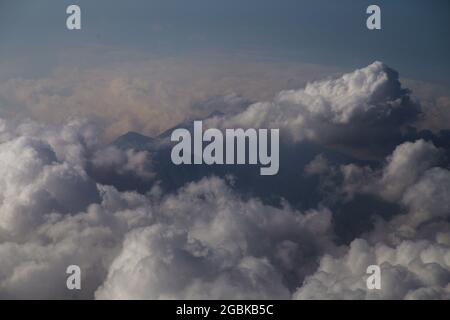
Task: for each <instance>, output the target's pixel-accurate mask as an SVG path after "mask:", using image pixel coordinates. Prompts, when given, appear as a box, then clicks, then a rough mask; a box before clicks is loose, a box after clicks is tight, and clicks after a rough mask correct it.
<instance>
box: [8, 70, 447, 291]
mask: <svg viewBox="0 0 450 320" xmlns="http://www.w3.org/2000/svg"><path fill="white" fill-rule="evenodd" d="M108 79H109V78H108ZM97 80H98V81H100V82H102V81H103V80H104V79H103V80H101V79H97ZM122 80H123V79H122ZM122 80H117V81H112V82H110V81H109V80H108V81H106V82H105V83H109V85H112V86H113V87H114V88H113V89H111V90H112V92H121V93H124V95H123V96H121V97H116V98H117V100H118V101H120V103H122V102H123V103H125V104H124V105H127V104H126V103H130V105H132V104H134V102H135V101H136V100H139V99H142V101H146V99H147V97H148V96H147V93H145V92H146V91H145V89H144V88H145V87H146V85H143V84H142V83H140V81H139V80H136V79H135V80H136V82H135V81H131V82H128V81H125V82H124V81H122ZM32 82H33V81H32ZM44 82H45V81H44ZM68 83H70V81H69V82H68ZM22 84H23V83H22ZM91 84H92V85H93V87H95V82H92V83H91ZM35 85H37V83H34V82H33V83H32V84H31V86H32V87H34V86H35ZM37 86H38V87H39V86H40V85H37ZM44 87H45V89H43V92H44V91H45V92H46V93H45V94H44V93H43V94H42V97H40V94H36V91H35V89H32V90H31V91H30V92H33V93H30V92H28V93H26V92H25V93H24V95H23V97H24V99H25V100H26V99H32V100H33V99H38V100H39V99H41V98H42V99H43V100H42V101H41V102H39V101H38V102H39V103H42V107H45V106H49V103H51V100H52V99H51V98H50V96H51V95H48V92H51V91H52V90H51V89H50V88H54V84H51V85H49V86H48V87H46V86H45V85H44ZM62 87H65V85H64V84H62ZM67 87H69V84H67ZM14 88H16V89H18V88H22V89H20V90H23V87H21V86H15V85H14ZM139 88H141V89H142V90H140V89H139ZM84 89H85V90H87V91H84ZM84 89H83V90H81V91H80V92H78V93H77V94H75V95H72V94H68V97H69V98H68V100H69V101H72V102H73V101H79V102H80V103H81V104H82V105H85V102H86V101H88V100H89V101H92V99H93V97H94V96H95V95H92V96H91V95H90V94H88V95H86V96H84V94H86V93H87V92H91V93H92V94H94V92H93V91H90V90H91V89H90V88H89V85H87V84H86V87H84ZM18 90H19V89H18ZM20 90H19V91H20ZM77 90H78V89H77ZM0 91H1V89H0ZM25 91H26V90H25ZM38 91H39V90H38ZM100 91H101V90H100ZM62 92H65V89H62V91H59V90H57V93H55V97H54V98H55V101H57V102H58V103H67V102H68V101H67V100H65V99H62V98H61V94H62ZM81 92H83V93H81ZM3 93H4V92H3ZM16 93H17V92H16ZM125 93H126V94H125ZM210 93H211V92H210ZM205 96H208V97H215V98H206V100H205V99H203V100H202V99H200V100H198V101H204V102H205V104H206V105H208V106H207V107H204V109H202V108H203V106H200V105H197V106H195V105H194V104H191V105H189V107H188V108H192V109H189V110H194V109H195V110H197V111H198V112H200V113H203V112H206V109H210V108H216V106H219V108H225V109H226V111H227V114H216V115H215V116H214V117H213V118H211V119H210V120H207V121H206V122H208V123H209V124H210V125H216V124H217V125H219V126H233V127H236V126H242V127H247V126H252V127H261V126H263V127H264V126H267V127H269V128H270V127H279V128H281V129H282V130H283V131H282V132H283V133H284V134H285V137H289V141H285V142H284V146H283V148H284V149H283V150H284V151H283V152H284V153H283V156H284V157H286V158H285V159H284V160H282V164H285V163H289V164H290V170H291V171H288V172H287V173H284V174H283V173H282V172H280V175H279V176H278V177H276V178H277V179H278V180H271V181H270V185H271V186H272V187H273V188H274V189H279V190H282V191H283V192H285V193H281V195H287V196H286V197H285V198H283V197H281V198H280V199H279V201H277V202H276V203H275V202H274V201H271V200H272V198H271V197H273V193H271V192H269V193H265V194H264V193H263V192H262V193H257V192H256V191H255V190H257V187H255V186H253V188H250V192H249V191H248V190H247V191H246V190H245V188H242V185H241V186H240V185H239V183H240V179H245V178H246V179H248V181H250V182H249V186H250V187H252V184H254V181H257V183H258V184H262V183H263V182H265V183H268V182H267V180H266V181H263V180H252V178H251V172H250V171H245V170H243V171H245V172H244V174H243V173H242V172H239V171H238V170H237V171H236V175H237V176H233V177H229V176H228V174H227V173H228V172H226V170H225V171H224V172H222V173H224V174H223V175H222V178H219V177H217V176H214V175H212V174H210V173H211V172H209V173H205V172H206V171H205V172H203V171H201V170H199V171H195V174H192V175H189V174H187V173H186V172H184V173H185V176H183V177H180V175H182V174H180V171H171V170H174V168H171V167H170V166H166V168H165V169H166V170H168V171H167V172H164V174H162V172H161V170H162V169H161V168H162V167H161V166H158V161H161V159H164V156H163V155H161V154H159V153H158V152H160V149H158V143H156V142H158V141H156V140H157V139H150V138H145V137H142V136H138V135H137V134H135V133H130V134H129V135H128V136H132V137H135V138H137V141H138V142H139V141H141V140H142V141H144V145H145V146H146V147H148V146H149V145H151V148H150V147H149V148H147V149H146V148H139V144H137V145H134V144H133V143H131V144H127V143H123V144H121V145H118V144H110V145H105V144H103V143H102V139H101V137H102V135H103V133H102V130H104V129H103V128H106V130H110V129H111V127H110V126H108V125H106V127H102V125H104V122H102V121H100V123H99V122H96V121H95V120H94V121H93V120H89V121H88V120H69V121H67V122H65V123H64V124H48V123H47V122H35V121H32V120H13V119H7V120H0V176H1V177H2V179H1V180H0V297H1V298H68V299H70V298H86V299H91V298H98V299H132V298H133V299H173V298H179V299H216V298H223V299H230V298H234V299H236V298H242V299H266V298H274V299H278V298H283V299H289V298H299V299H318V298H326V299H328V298H332V299H380V298H381V299H424V298H433V299H438V298H440V299H448V298H449V296H450V287H449V283H450V251H449V250H450V236H449V235H450V224H449V222H448V219H449V214H450V196H449V194H448V190H449V189H450V171H449V170H448V167H447V164H448V163H447V160H446V159H445V155H446V152H448V150H445V148H446V145H445V144H439V145H438V144H434V143H433V139H428V141H426V140H424V139H417V140H414V141H406V140H408V139H406V138H405V136H404V135H403V132H402V130H401V128H402V127H405V126H408V125H411V124H413V123H414V121H415V120H416V119H417V118H418V117H419V115H420V108H419V104H418V102H417V103H416V102H415V101H413V100H412V98H410V94H409V92H408V91H407V90H406V89H403V88H402V86H401V85H400V82H399V80H398V74H397V73H396V72H395V71H394V70H392V69H390V68H388V67H387V66H385V65H384V64H382V63H379V62H376V63H374V64H371V65H369V66H368V67H366V68H363V69H360V70H356V71H354V72H352V73H348V74H345V75H343V76H342V77H339V78H335V79H331V80H330V79H329V80H324V81H319V82H313V83H310V84H308V85H306V87H305V88H303V89H298V90H287V91H282V92H281V93H279V94H278V95H277V96H276V98H275V99H273V101H271V102H257V103H254V104H250V105H249V106H247V103H249V100H247V99H245V98H242V97H241V96H239V95H235V94H230V95H226V96H222V97H217V96H216V95H214V94H211V95H210V94H208V95H205ZM82 97H85V98H86V99H87V100H83V99H84V98H83V99H81V98H82ZM95 97H97V96H95ZM119 98H120V99H119ZM49 99H50V100H49ZM77 99H81V100H77ZM108 99H109V98H108ZM128 99H129V100H128ZM113 100H114V99H113ZM113 100H108V101H110V102H112V101H113ZM251 100H253V99H251ZM96 101H102V100H101V99H100V100H96ZM256 101H257V100H256ZM35 102H36V101H35ZM39 103H37V105H39ZM105 105H106V106H107V105H108V104H105ZM220 106H222V107H220ZM50 109H51V108H50ZM50 109H49V110H50ZM99 110H100V109H99ZM113 110H114V109H113ZM199 110H200V111H199ZM166 111H167V112H168V113H170V112H171V111H170V110H166ZM152 112H153V111H152ZM189 112H190V111H189ZM156 113H158V111H157V110H156V111H155V114H156ZM137 114H139V115H140V116H142V114H141V113H136V114H135V115H137ZM186 115H187V113H186V114H183V116H186ZM147 116H148V115H145V117H143V119H149V117H147ZM19 118H20V117H19ZM175 118H176V117H175ZM141 120H142V119H141ZM153 120H154V121H156V122H157V121H161V118H158V119H156V118H155V119H152V121H153ZM172 120H173V121H176V119H171V121H172ZM133 121H134V120H133ZM166 124H167V123H166ZM166 124H164V125H163V124H162V123H161V127H163V126H165V125H166ZM140 125H144V124H143V123H141V124H140ZM149 125H150V126H151V127H152V128H153V129H154V128H156V127H153V124H149ZM113 131H114V130H113ZM431 136H432V137H433V138H436V137H437V136H434V135H433V134H432V133H431ZM444 136H445V135H443V137H444ZM386 138H389V141H390V143H388V142H386ZM434 140H436V139H434ZM155 141H156V142H155ZM122 142H123V141H122ZM125 142H126V141H125ZM135 142H136V141H135ZM153 142H155V143H153ZM383 144H384V145H388V144H391V146H390V147H389V148H384V147H383ZM336 146H338V147H339V148H337V149H339V150H344V151H348V150H351V152H350V153H351V154H354V153H356V154H357V155H358V156H360V157H361V158H362V160H361V159H358V160H356V159H355V158H354V157H350V156H343V155H341V154H340V153H338V152H336V150H335V149H336ZM377 146H379V147H380V148H379V150H380V152H376V153H377V157H375V160H373V157H371V156H368V155H367V153H366V151H367V150H366V149H371V148H372V147H374V148H375V149H377ZM330 150H332V151H333V152H331V151H330ZM298 154H302V155H305V156H304V157H303V158H302V157H298ZM330 155H332V156H330ZM365 156H367V157H365ZM368 160H370V161H368ZM239 174H241V175H239ZM246 175H247V176H246ZM105 176H107V177H114V179H115V178H117V179H119V178H120V179H122V180H120V181H121V182H123V181H128V182H130V185H127V186H125V187H124V188H119V186H118V185H119V184H120V183H118V184H117V185H115V184H114V183H107V182H106V181H107V179H106V180H105V179H103V178H104V177H105ZM173 176H175V178H176V179H180V180H181V181H183V186H182V187H178V186H177V187H176V188H173V189H171V190H169V191H167V190H166V189H164V188H163V187H162V185H163V184H164V183H167V180H170V179H171V178H173ZM257 176H258V177H259V175H257ZM186 177H187V178H186ZM183 178H185V180H183ZM114 179H111V181H112V180H114ZM139 179H140V180H139ZM261 179H262V178H261ZM144 180H145V182H146V183H147V184H145V188H138V183H139V181H144ZM281 186H282V187H281ZM294 186H295V187H294ZM302 188H303V189H302ZM138 189H139V191H140V192H141V193H138V192H136V191H134V190H138ZM304 189H308V190H307V192H305V190H304ZM286 190H288V191H289V192H286ZM252 191H253V192H252ZM302 192H303V193H302ZM361 197H370V201H371V202H370V205H369V204H368V202H367V201H366V200H367V199H368V198H362V199H363V200H364V201H363V202H362V203H363V205H361V202H360V201H361ZM292 199H294V200H297V202H295V201H292ZM311 199H314V201H313V200H311ZM308 200H309V202H308ZM316 200H317V201H316ZM386 204H389V205H390V206H391V207H390V214H384V211H385V210H384V209H385V208H386V206H385V205H386ZM362 218H364V219H366V220H367V221H368V222H367V224H362V223H360V222H361V221H362V220H360V219H362ZM339 223H341V224H345V229H346V230H347V231H348V230H350V229H352V230H353V229H354V233H352V234H351V238H349V239H348V238H345V239H344V238H343V237H341V235H340V233H339V232H338V231H339ZM71 264H76V265H79V266H80V267H81V269H82V288H83V289H82V290H81V291H80V292H73V291H69V290H67V288H66V287H65V283H66V274H65V270H66V268H67V266H68V265H71ZM369 264H378V265H380V267H381V270H382V290H381V291H369V290H368V289H367V288H366V284H365V279H366V277H367V275H366V273H365V271H366V268H367V266H368V265H369Z"/></svg>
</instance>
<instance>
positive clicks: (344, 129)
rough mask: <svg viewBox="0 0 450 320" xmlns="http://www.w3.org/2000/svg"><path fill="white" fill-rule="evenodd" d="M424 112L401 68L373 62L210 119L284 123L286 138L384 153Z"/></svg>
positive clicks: (231, 123)
mask: <svg viewBox="0 0 450 320" xmlns="http://www.w3.org/2000/svg"><path fill="white" fill-rule="evenodd" d="M420 113H421V111H420V106H419V104H418V103H417V102H416V101H414V100H413V99H412V98H411V97H410V95H409V91H408V90H407V89H404V88H402V87H401V84H400V82H399V79H398V73H397V72H396V71H395V70H393V69H391V68H389V67H387V66H386V65H385V64H383V63H381V62H374V63H372V64H371V65H369V66H367V67H365V68H362V69H359V70H356V71H353V72H351V73H347V74H344V75H343V76H341V77H339V78H336V79H331V80H324V81H317V82H312V83H308V84H307V85H306V86H305V88H302V89H298V90H287V91H281V92H280V93H279V94H278V95H277V96H276V97H275V99H274V100H273V101H269V102H257V103H254V104H252V105H250V106H249V107H248V108H247V109H246V110H245V111H243V112H241V113H238V114H236V115H232V116H229V117H224V118H221V117H218V118H216V119H214V120H211V121H210V125H211V126H221V127H224V128H234V127H244V128H255V127H256V128H279V129H281V130H282V134H284V138H285V140H286V139H289V138H290V139H291V140H292V141H293V142H300V141H305V140H307V141H316V142H319V143H322V144H327V145H335V146H340V147H342V148H351V149H356V150H358V149H359V150H364V151H365V152H372V153H375V154H378V155H379V151H380V149H381V150H385V149H386V145H388V147H393V146H395V143H398V140H399V139H400V137H401V135H402V133H401V128H402V126H405V125H407V124H412V123H413V122H414V121H415V120H416V119H417V118H418V116H419V115H420ZM392 143H393V145H391V144H392ZM369 145H370V147H369Z"/></svg>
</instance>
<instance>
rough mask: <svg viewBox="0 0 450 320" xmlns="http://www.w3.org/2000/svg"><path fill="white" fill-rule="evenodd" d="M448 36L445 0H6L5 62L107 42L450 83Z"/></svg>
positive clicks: (1, 4)
mask: <svg viewBox="0 0 450 320" xmlns="http://www.w3.org/2000/svg"><path fill="white" fill-rule="evenodd" d="M71 3H76V4H78V5H80V6H81V8H82V14H83V15H82V18H83V20H82V21H83V29H82V31H81V32H70V31H67V30H66V29H65V19H66V14H65V8H66V7H67V5H69V4H71ZM373 3H376V4H378V5H379V6H380V7H381V9H382V28H383V29H382V30H381V31H369V30H367V29H366V28H365V19H366V17H367V15H366V14H365V9H366V8H367V6H368V5H369V4H373ZM449 39H450V2H448V1H446V0H433V1H419V0H407V1H406V0H390V1H375V2H374V1H365V0H362V1H352V0H340V1H331V0H281V1H275V0H245V1H238V0H227V1H218V0H191V1H185V0H184V1H181V0H163V1H160V0H157V1H155V0H150V1H149V0H130V1H112V0H108V1H107V0H96V1H87V0H77V1H74V0H72V1H60V0H39V1H31V0H14V1H13V0H1V1H0V58H1V59H2V62H5V61H8V59H11V58H14V59H23V60H26V61H27V62H28V63H30V62H32V64H34V65H36V66H40V67H42V68H44V67H45V66H48V67H52V66H54V65H55V64H56V63H57V62H55V58H53V54H54V53H60V52H79V51H80V50H83V48H93V47H97V48H99V47H103V48H104V50H108V51H109V52H110V51H120V52H123V51H127V52H131V53H136V54H142V55H152V54H154V55H166V56H167V55H181V56H182V55H187V54H189V55H192V54H193V55H196V54H200V53H201V54H203V53H208V52H214V53H221V54H225V55H227V54H230V55H232V54H239V55H243V56H247V57H248V58H250V59H258V58H268V57H270V58H272V59H279V60H282V61H295V62H302V63H315V64H323V65H332V66H338V67H344V68H355V67H361V66H364V65H366V64H368V63H370V62H372V61H374V60H382V61H384V62H386V63H387V64H389V65H391V66H393V67H395V68H396V69H397V70H399V71H400V72H401V74H402V75H403V76H406V77H411V78H415V79H420V80H426V81H431V82H438V83H443V84H446V85H449V84H450V63H449V61H448V57H449V56H450V44H449ZM97 58H98V60H97V59H95V63H97V61H101V60H102V52H101V50H99V51H98V57H97ZM83 59H85V58H84V57H83V58H80V60H79V63H80V64H81V63H86V61H84V60H83ZM59 63H61V62H60V61H59ZM73 63H77V60H76V59H75V60H74V61H73Z"/></svg>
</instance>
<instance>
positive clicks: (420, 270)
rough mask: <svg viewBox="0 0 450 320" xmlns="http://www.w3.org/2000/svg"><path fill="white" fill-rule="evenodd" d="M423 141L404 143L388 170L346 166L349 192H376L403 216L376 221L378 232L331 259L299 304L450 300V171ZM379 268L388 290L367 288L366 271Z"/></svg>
mask: <svg viewBox="0 0 450 320" xmlns="http://www.w3.org/2000/svg"><path fill="white" fill-rule="evenodd" d="M438 159H439V150H438V149H437V148H436V147H434V146H433V145H432V144H431V143H427V142H424V141H423V140H419V141H416V142H414V143H404V144H402V145H400V146H398V147H397V148H396V149H395V151H394V152H393V154H392V155H391V156H389V157H388V158H387V161H386V163H385V165H384V167H383V168H381V169H379V170H378V171H377V170H372V169H370V168H367V167H366V168H360V167H358V166H355V165H348V166H343V167H341V170H342V171H343V175H344V180H343V184H344V186H343V188H342V189H343V190H345V191H344V192H347V193H351V194H352V196H354V195H355V194H356V193H374V194H376V195H377V196H379V197H381V198H384V199H386V200H388V201H392V202H395V203H398V204H399V205H400V206H401V207H402V208H403V211H402V212H403V213H401V214H398V215H396V216H394V217H392V219H390V220H389V221H384V220H383V219H381V218H378V221H377V222H376V224H375V228H374V230H373V231H372V232H370V233H368V234H366V235H364V238H359V239H355V240H353V241H352V242H351V244H350V245H349V248H348V250H347V251H346V253H345V254H342V255H334V256H333V255H328V254H327V255H325V256H324V257H323V258H322V259H321V262H320V266H319V268H318V269H317V270H316V272H315V273H314V274H312V275H310V276H308V277H307V278H306V279H305V281H304V283H303V285H302V286H300V287H299V288H298V290H297V291H296V293H295V294H294V298H297V299H449V297H450V285H449V284H450V241H449V240H450V238H449V234H450V233H449V230H450V228H449V223H448V217H449V216H450V196H449V194H448V190H449V187H450V171H448V170H446V169H444V168H440V167H436V166H435V165H436V164H437V163H438ZM371 264H376V265H379V266H380V267H381V274H382V288H381V290H380V291H378V290H368V289H367V287H366V285H365V279H366V278H367V274H366V269H365V268H366V267H367V266H368V265H371Z"/></svg>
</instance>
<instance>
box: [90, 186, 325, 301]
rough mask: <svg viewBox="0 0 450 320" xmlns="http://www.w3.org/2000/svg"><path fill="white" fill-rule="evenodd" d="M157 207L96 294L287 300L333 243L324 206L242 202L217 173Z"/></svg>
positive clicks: (126, 244)
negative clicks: (302, 209)
mask: <svg viewBox="0 0 450 320" xmlns="http://www.w3.org/2000/svg"><path fill="white" fill-rule="evenodd" d="M155 210H156V212H154V214H155V215H156V216H158V218H157V221H158V222H157V223H155V224H153V225H151V226H149V227H146V228H143V229H139V230H135V231H133V232H131V233H129V234H128V235H127V237H126V239H125V241H124V246H123V248H122V252H121V253H120V254H119V255H118V257H117V258H116V259H115V260H114V262H113V263H112V265H111V268H110V270H109V274H108V278H107V279H106V281H105V283H104V284H103V286H102V287H101V288H100V289H99V290H98V291H97V294H96V296H97V297H98V298H145V299H168V298H169V299H173V298H178V299H188V298H203V299H207V298H213V299H220V298H222V299H224V298H229V297H233V298H242V299H257V298H259V299H264V298H274V299H276V298H281V299H283V298H284V299H286V298H289V295H290V293H289V292H290V291H289V289H290V287H291V285H292V283H295V282H298V281H299V280H300V279H303V277H304V276H305V275H306V274H307V273H308V272H310V271H311V270H312V269H313V268H314V266H315V263H316V258H317V256H318V255H320V254H321V252H323V251H324V250H326V249H329V248H331V247H333V245H332V242H331V239H330V236H331V233H330V225H331V213H330V212H329V211H328V210H326V209H319V210H311V211H308V212H305V213H304V214H301V213H300V212H297V211H295V210H293V209H291V208H289V206H286V207H283V208H280V209H278V208H274V207H270V206H266V205H264V204H262V202H261V201H260V200H257V199H250V200H248V201H243V200H242V199H240V197H239V196H238V195H236V194H235V193H234V192H232V190H231V189H230V188H229V187H228V186H227V185H226V184H225V183H224V181H223V180H221V179H218V178H209V179H203V180H201V181H200V182H198V183H192V184H189V185H187V186H186V187H184V188H182V189H181V190H179V192H178V193H177V194H176V195H173V196H169V197H167V198H165V199H163V201H162V202H161V203H160V204H159V205H158V207H157V208H155ZM130 280H131V282H130Z"/></svg>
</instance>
